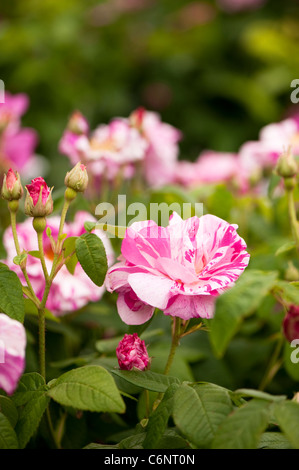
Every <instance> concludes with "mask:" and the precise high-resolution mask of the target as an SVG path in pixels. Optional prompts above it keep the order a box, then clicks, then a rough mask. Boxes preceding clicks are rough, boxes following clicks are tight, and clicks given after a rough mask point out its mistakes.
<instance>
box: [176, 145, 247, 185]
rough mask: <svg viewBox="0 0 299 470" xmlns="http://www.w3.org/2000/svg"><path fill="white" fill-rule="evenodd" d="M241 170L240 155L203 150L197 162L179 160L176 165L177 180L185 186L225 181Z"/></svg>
mask: <svg viewBox="0 0 299 470" xmlns="http://www.w3.org/2000/svg"><path fill="white" fill-rule="evenodd" d="M239 172H240V165H239V160H238V155H237V154H234V153H225V152H214V151H212V150H209V151H205V152H203V153H202V154H201V155H200V156H199V157H198V159H197V160H196V162H194V163H193V162H188V161H179V162H178V163H177V165H176V181H177V182H178V183H181V184H183V185H184V186H187V187H188V186H193V185H196V184H207V183H208V184H209V183H212V184H216V183H225V182H227V181H231V180H232V179H233V178H236V177H237V175H238V174H239Z"/></svg>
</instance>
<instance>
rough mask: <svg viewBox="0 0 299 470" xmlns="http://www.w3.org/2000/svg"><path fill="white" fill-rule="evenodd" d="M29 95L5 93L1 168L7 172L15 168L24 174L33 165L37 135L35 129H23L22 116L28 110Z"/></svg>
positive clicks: (1, 112)
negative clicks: (12, 167) (11, 167)
mask: <svg viewBox="0 0 299 470" xmlns="http://www.w3.org/2000/svg"><path fill="white" fill-rule="evenodd" d="M28 104H29V100H28V97H27V95H25V94H23V93H20V94H17V95H11V94H9V93H5V102H4V103H0V166H1V167H3V168H4V169H5V170H6V169H8V168H9V167H10V166H14V167H16V168H17V169H18V171H19V172H21V173H22V174H24V172H25V173H26V172H27V170H28V166H29V165H30V163H31V164H33V161H35V159H36V157H35V156H34V155H33V154H34V150H35V147H36V145H37V134H36V132H35V131H34V130H33V129H30V128H22V127H21V116H22V115H23V114H24V113H25V112H26V110H27V108H28Z"/></svg>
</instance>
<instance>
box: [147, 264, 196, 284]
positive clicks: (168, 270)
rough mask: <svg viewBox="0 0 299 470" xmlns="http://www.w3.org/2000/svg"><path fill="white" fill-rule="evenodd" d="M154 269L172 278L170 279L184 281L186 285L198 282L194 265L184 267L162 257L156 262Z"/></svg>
mask: <svg viewBox="0 0 299 470" xmlns="http://www.w3.org/2000/svg"><path fill="white" fill-rule="evenodd" d="M154 267H155V268H156V269H157V270H158V271H159V272H161V273H162V274H165V276H167V277H170V279H173V280H184V282H185V283H190V284H191V283H194V282H197V276H196V273H195V271H194V267H193V265H189V266H188V265H187V266H184V265H182V264H180V263H179V262H178V261H176V260H173V259H171V258H163V257H161V258H158V259H157V260H155V264H154Z"/></svg>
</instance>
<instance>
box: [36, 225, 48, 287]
mask: <svg viewBox="0 0 299 470" xmlns="http://www.w3.org/2000/svg"><path fill="white" fill-rule="evenodd" d="M37 241H38V250H39V255H40V260H41V264H42V268H43V272H44V276H45V280H46V282H48V281H49V273H48V270H47V266H46V260H45V254H44V243H43V233H42V232H38V233H37Z"/></svg>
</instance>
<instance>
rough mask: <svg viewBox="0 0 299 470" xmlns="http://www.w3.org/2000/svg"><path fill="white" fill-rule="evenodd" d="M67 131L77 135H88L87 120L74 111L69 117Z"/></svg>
mask: <svg viewBox="0 0 299 470" xmlns="http://www.w3.org/2000/svg"><path fill="white" fill-rule="evenodd" d="M67 130H68V131H70V132H72V133H73V134H77V135H81V134H87V133H88V131H89V125H88V122H87V119H86V118H85V117H84V116H83V114H81V113H80V111H75V112H74V113H73V114H72V115H71V117H70V120H69V122H68V125H67Z"/></svg>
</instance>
